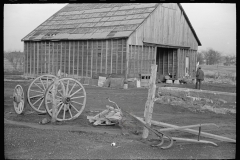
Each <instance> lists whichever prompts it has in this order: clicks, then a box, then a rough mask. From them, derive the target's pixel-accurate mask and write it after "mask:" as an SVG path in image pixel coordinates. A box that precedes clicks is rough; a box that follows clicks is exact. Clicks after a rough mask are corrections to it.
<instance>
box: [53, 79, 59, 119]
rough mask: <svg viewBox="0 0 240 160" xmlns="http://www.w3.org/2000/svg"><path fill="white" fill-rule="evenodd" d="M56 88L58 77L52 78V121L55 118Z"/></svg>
mask: <svg viewBox="0 0 240 160" xmlns="http://www.w3.org/2000/svg"><path fill="white" fill-rule="evenodd" d="M57 89H58V79H57V78H56V79H55V80H54V85H53V89H52V119H51V122H52V123H54V122H56V120H57V103H56V94H57Z"/></svg>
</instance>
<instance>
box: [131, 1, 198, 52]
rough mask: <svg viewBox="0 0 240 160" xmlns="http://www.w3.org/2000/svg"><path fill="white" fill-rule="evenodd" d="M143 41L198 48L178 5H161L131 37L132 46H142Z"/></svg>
mask: <svg viewBox="0 0 240 160" xmlns="http://www.w3.org/2000/svg"><path fill="white" fill-rule="evenodd" d="M143 41H144V42H149V43H154V44H162V45H172V46H183V47H190V49H193V50H197V48H198V43H197V40H196V39H195V37H194V35H193V33H192V31H191V29H190V27H189V25H188V23H187V21H186V19H185V17H184V15H183V13H182V11H181V9H180V8H179V7H178V4H176V3H173V4H171V3H168V4H164V5H161V4H160V5H159V6H158V7H157V8H156V9H155V10H154V11H153V12H152V13H151V14H150V16H149V17H148V18H147V19H146V20H145V21H144V22H143V23H142V24H141V25H140V26H139V27H138V28H137V29H136V30H135V31H134V32H133V33H132V34H131V35H130V37H129V44H130V45H142V43H143Z"/></svg>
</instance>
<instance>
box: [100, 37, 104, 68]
mask: <svg viewBox="0 0 240 160" xmlns="http://www.w3.org/2000/svg"><path fill="white" fill-rule="evenodd" d="M102 56H103V41H101V65H100V73H102Z"/></svg>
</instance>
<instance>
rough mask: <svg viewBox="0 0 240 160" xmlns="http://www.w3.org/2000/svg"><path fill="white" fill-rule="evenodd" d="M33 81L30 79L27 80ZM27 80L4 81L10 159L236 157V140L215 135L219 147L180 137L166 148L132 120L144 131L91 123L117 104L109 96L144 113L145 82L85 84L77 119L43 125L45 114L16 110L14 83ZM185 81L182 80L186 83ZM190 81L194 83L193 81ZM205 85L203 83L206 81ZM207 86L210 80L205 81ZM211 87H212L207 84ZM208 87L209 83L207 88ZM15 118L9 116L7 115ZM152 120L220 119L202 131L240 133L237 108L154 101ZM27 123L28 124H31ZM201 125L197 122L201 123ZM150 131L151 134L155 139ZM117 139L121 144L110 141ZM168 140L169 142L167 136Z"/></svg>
mask: <svg viewBox="0 0 240 160" xmlns="http://www.w3.org/2000/svg"><path fill="white" fill-rule="evenodd" d="M28 83H29V82H28ZM17 84H26V83H24V82H5V83H4V118H5V119H6V120H4V122H5V123H4V153H5V158H8V159H33V158H34V159H36V158H37V159H50V158H51V159H85V158H89V159H93V158H104V159H107V158H111V159H130V158H131V159H136V158H138V159H153V158H155V159H163V158H164V159H172V158H173V159H189V158H191V159H192V158H194V159H195V158H198V159H216V158H217V159H225V158H226V159H233V158H235V154H236V144H233V143H227V142H220V141H217V140H214V139H207V138H202V139H204V140H210V141H213V142H215V143H217V144H218V147H215V146H212V145H210V144H193V143H182V142H175V143H174V145H173V146H172V147H171V148H170V149H167V150H162V149H160V148H154V147H151V146H150V144H152V143H154V142H151V141H150V140H149V141H148V140H142V139H141V135H142V134H141V131H142V126H141V125H140V124H138V123H137V122H134V121H132V122H131V125H132V128H136V129H137V130H139V131H140V133H136V132H133V131H132V130H130V129H129V130H128V134H127V135H122V134H121V133H122V130H121V128H120V127H119V126H118V125H116V126H92V124H90V123H89V122H88V120H87V118H86V116H88V115H96V114H97V113H99V112H100V111H102V110H104V109H106V105H112V104H111V103H109V102H108V101H107V100H106V98H107V97H110V99H111V100H113V101H115V102H116V103H117V104H118V105H119V106H120V107H122V108H123V109H125V110H127V111H129V112H131V113H133V114H135V115H137V116H139V117H143V112H144V106H145V102H146V100H147V92H148V90H147V89H146V88H136V89H127V90H123V89H109V88H100V87H93V86H85V89H86V92H87V103H86V107H85V109H84V112H83V113H82V114H81V115H80V116H79V117H78V118H77V119H75V120H73V121H69V122H57V123H56V124H47V125H39V124H38V122H39V121H41V120H42V119H43V118H45V117H49V116H48V115H47V114H46V115H38V114H37V113H36V112H35V113H31V114H25V115H17V114H16V113H15V112H14V109H13V104H12V99H11V98H10V96H11V95H12V92H13V88H14V87H15V86H16V85H17ZM181 87H183V85H181ZM186 87H190V88H191V87H192V88H194V86H193V84H192V85H190V84H188V85H186ZM203 87H204V85H203ZM205 87H206V86H205ZM207 88H209V87H207ZM218 88H219V91H223V90H225V91H228V92H234V91H233V90H236V88H235V86H234V87H233V86H230V85H225V88H224V89H223V85H220V87H219V86H216V85H214V86H212V87H211V89H212V90H216V91H217V90H218ZM203 89H204V88H203ZM28 111H32V109H31V108H30V106H28V105H27V106H25V110H24V112H25V113H28ZM8 120H10V121H8ZM153 120H156V121H161V122H165V123H170V124H174V125H179V126H183V125H191V124H199V123H215V124H217V125H219V126H220V127H219V128H217V127H212V128H211V127H202V131H204V132H208V133H213V134H216V135H221V136H226V137H228V138H233V139H236V114H226V115H223V114H216V113H212V112H193V111H191V110H189V109H187V108H182V107H179V106H171V105H163V104H158V103H155V105H154V111H153ZM26 125H27V126H26ZM196 130H197V128H196ZM166 134H168V135H171V136H176V137H185V138H192V139H197V136H196V135H192V134H190V133H184V132H176V131H175V132H166ZM154 138H156V137H154V135H152V134H150V136H149V139H154ZM112 142H116V146H115V147H112V146H111V145H110V144H111V143H112ZM165 145H168V142H166V144H165Z"/></svg>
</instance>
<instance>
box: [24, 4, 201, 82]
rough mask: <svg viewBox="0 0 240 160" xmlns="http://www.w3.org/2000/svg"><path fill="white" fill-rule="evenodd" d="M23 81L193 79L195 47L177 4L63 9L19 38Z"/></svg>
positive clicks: (70, 7) (103, 5)
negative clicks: (154, 74) (53, 77)
mask: <svg viewBox="0 0 240 160" xmlns="http://www.w3.org/2000/svg"><path fill="white" fill-rule="evenodd" d="M22 41H23V42H24V53H25V67H24V74H25V76H33V77H35V76H38V75H42V74H46V73H49V74H56V73H57V72H58V70H59V69H60V70H61V72H63V73H67V74H68V76H71V77H80V78H84V77H85V78H93V77H95V76H98V75H101V74H105V75H109V74H112V75H118V76H120V77H123V78H125V79H127V78H133V77H139V75H141V74H149V73H150V71H151V67H150V66H151V64H157V65H158V70H157V71H158V75H169V74H170V75H172V76H173V77H175V78H176V79H178V78H181V77H183V76H193V75H194V72H195V69H196V68H195V66H196V54H197V49H198V46H201V42H200V41H199V39H198V37H197V35H196V33H195V31H194V29H193V27H192V25H191V23H190V21H189V19H188V17H187V15H186V13H185V11H184V9H183V8H182V6H181V4H179V3H90V4H85V3H84V4H83V3H82V4H81V3H79V4H68V5H66V6H65V7H63V8H62V9H61V10H59V11H58V12H57V13H55V14H54V15H52V16H51V17H50V18H48V19H47V20H46V21H45V22H43V23H42V24H41V25H39V26H38V27H37V28H36V29H34V30H33V31H32V32H31V33H29V34H28V35H27V36H25V37H24V38H23V39H22Z"/></svg>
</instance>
